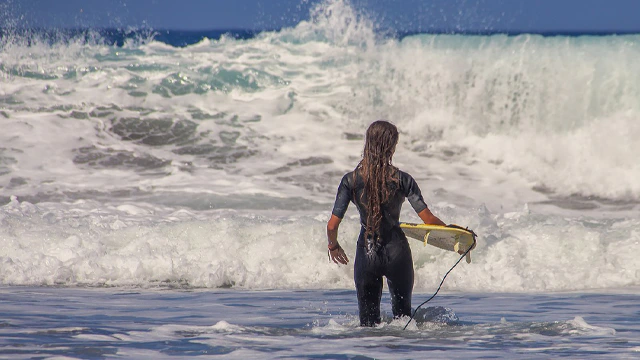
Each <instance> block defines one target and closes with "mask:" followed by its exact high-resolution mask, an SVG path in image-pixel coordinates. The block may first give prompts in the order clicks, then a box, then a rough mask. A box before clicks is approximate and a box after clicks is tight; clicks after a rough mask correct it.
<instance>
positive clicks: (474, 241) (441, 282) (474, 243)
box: [402, 231, 476, 330]
mask: <svg viewBox="0 0 640 360" xmlns="http://www.w3.org/2000/svg"><path fill="white" fill-rule="evenodd" d="M471 234H472V235H473V244H472V245H471V246H469V248H468V249H467V251H465V252H464V254H462V255H461V256H460V259H458V261H456V263H455V264H453V266H452V267H451V269H449V271H447V273H446V274H444V277H443V278H442V281H440V285H438V290H436V292H435V293H433V295H431V297H430V298H428V299H427V300H426V301H425V302H423V303H422V304H420V305H418V307H416V309H415V310H414V311H413V314H412V315H411V318H410V319H409V321H407V324H406V325H405V326H404V328H402V330H406V329H407V326H409V324H410V323H411V320H413V318H414V317H415V316H416V313H418V309H420V308H421V307H422V305H424V304H426V303H428V302H429V301H431V299H433V298H434V297H436V295H438V291H440V288H441V287H442V284H444V279H446V278H447V275H449V273H450V272H451V270H453V269H454V268H455V267H456V266H457V265H458V264H459V263H460V261H462V259H463V258H464V257H465V256H467V254H468V253H469V251H471V249H473V248H475V246H476V234H475V233H474V232H473V231H471Z"/></svg>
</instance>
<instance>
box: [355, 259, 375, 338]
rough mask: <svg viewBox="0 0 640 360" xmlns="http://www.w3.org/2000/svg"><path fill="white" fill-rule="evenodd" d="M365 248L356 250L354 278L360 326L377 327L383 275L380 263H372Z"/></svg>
mask: <svg viewBox="0 0 640 360" xmlns="http://www.w3.org/2000/svg"><path fill="white" fill-rule="evenodd" d="M371 260H372V259H371V258H370V257H368V256H367V254H366V249H365V248H364V247H363V246H358V247H357V248H356V259H355V262H354V266H353V275H354V276H353V277H354V279H355V283H356V294H357V296H358V309H359V311H360V326H375V325H376V324H379V323H380V300H381V299H382V274H381V272H380V270H379V267H380V266H379V264H380V262H379V261H371Z"/></svg>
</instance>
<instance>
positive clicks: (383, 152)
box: [327, 120, 446, 326]
mask: <svg viewBox="0 0 640 360" xmlns="http://www.w3.org/2000/svg"><path fill="white" fill-rule="evenodd" d="M397 143H398V129H397V128H396V126H395V125H393V124H391V123H389V122H387V121H382V120H379V121H375V122H374V123H372V124H371V125H370V126H369V128H368V129H367V133H366V139H365V145H364V151H363V154H362V160H361V161H360V163H359V164H358V166H357V167H356V168H355V170H353V171H351V172H349V173H347V174H345V175H344V176H343V177H342V181H341V182H340V185H339V187H338V193H337V195H336V201H335V204H334V206H333V211H332V213H331V218H330V219H329V222H328V223H327V237H328V240H329V245H328V247H329V257H330V258H331V260H333V262H335V263H336V264H345V265H346V264H347V263H348V262H349V259H348V257H347V255H346V254H345V252H344V250H343V249H342V247H341V246H340V244H339V243H338V227H339V226H340V222H341V221H342V218H343V217H344V214H345V213H346V211H347V207H348V206H349V202H353V203H354V204H355V206H356V208H357V209H358V212H359V213H360V224H361V229H360V236H359V237H358V242H357V246H356V257H355V264H354V280H355V285H356V294H357V297H358V309H359V313H360V325H361V326H374V325H376V324H378V323H380V300H381V298H382V278H383V276H384V277H386V278H387V285H388V287H389V292H390V294H391V307H392V311H393V316H394V317H401V316H411V293H412V291H413V258H412V256H411V249H410V248H409V243H408V241H407V238H406V237H405V235H404V232H403V231H402V229H400V220H399V219H400V210H401V208H402V203H403V202H404V200H405V198H406V199H408V200H409V203H410V204H411V206H412V207H413V209H414V210H415V211H416V213H417V214H418V216H419V217H420V219H422V221H423V222H424V223H425V224H434V225H446V224H445V223H444V222H442V220H440V219H439V218H438V217H436V216H435V215H433V214H432V213H431V211H430V210H429V208H428V207H427V204H426V203H425V202H424V199H423V198H422V194H421V193H420V188H419V187H418V184H417V183H416V182H415V180H414V179H413V177H411V175H409V174H407V173H406V172H403V171H401V170H400V169H398V168H396V167H395V166H393V165H392V163H391V160H392V157H393V154H394V152H395V149H396V145H397Z"/></svg>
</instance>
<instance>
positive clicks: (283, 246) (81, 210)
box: [0, 199, 640, 292]
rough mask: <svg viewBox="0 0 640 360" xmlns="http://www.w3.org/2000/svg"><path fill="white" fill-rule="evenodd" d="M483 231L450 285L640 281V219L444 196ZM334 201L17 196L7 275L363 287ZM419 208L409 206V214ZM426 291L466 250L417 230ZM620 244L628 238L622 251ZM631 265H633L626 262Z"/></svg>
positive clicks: (347, 224)
mask: <svg viewBox="0 0 640 360" xmlns="http://www.w3.org/2000/svg"><path fill="white" fill-rule="evenodd" d="M434 210H435V211H438V212H439V213H443V214H448V215H447V216H448V217H449V218H452V219H454V220H456V221H457V222H460V223H468V224H471V225H472V226H473V228H475V230H476V231H477V232H478V233H479V234H480V238H479V243H478V249H477V250H476V251H475V252H474V254H473V256H472V258H473V262H472V263H471V264H465V263H463V264H461V265H460V266H458V267H457V268H456V269H455V270H454V272H453V273H452V276H450V277H448V278H447V281H446V284H445V289H447V290H450V291H451V290H454V291H456V290H458V291H485V292H486V291H489V292H494V291H495V292H499V291H512V292H530V291H566V290H585V289H595V288H612V289H615V288H621V287H625V286H637V285H640V267H638V266H633V264H635V263H637V262H634V261H633V256H634V254H635V252H636V251H637V250H640V248H638V243H640V233H639V232H638V231H637V230H636V229H637V227H638V225H639V224H638V221H635V220H633V221H631V220H629V221H626V222H622V221H613V220H602V221H595V220H584V221H582V220H575V219H574V220H566V219H558V218H557V217H554V216H547V215H539V214H531V213H527V212H520V213H511V214H508V215H492V214H489V213H487V212H486V209H484V210H483V209H479V210H477V211H476V212H471V213H468V211H466V210H464V211H463V210H462V209H457V208H456V207H453V206H448V207H447V208H440V207H435V208H434ZM326 215H327V214H324V213H313V212H304V213H295V214H294V213H288V214H287V213H281V214H280V215H277V214H274V213H273V212H271V213H270V214H269V215H266V214H262V215H258V214H255V213H252V214H251V213H247V212H239V211H211V212H207V213H202V212H188V211H184V210H180V211H175V210H174V209H170V208H165V209H159V208H157V207H156V206H151V205H143V204H138V205H133V204H131V205H126V206H125V205H120V206H118V207H104V208H102V209H101V210H97V208H96V207H95V204H90V203H86V202H83V201H80V202H76V203H71V204H67V205H65V206H62V205H60V204H54V203H43V204H39V205H33V204H29V203H27V202H19V201H18V200H16V199H14V200H13V201H12V202H11V203H10V204H7V205H5V206H3V207H2V208H1V213H0V222H1V223H2V227H1V230H0V241H1V242H2V244H1V245H2V248H3V249H4V253H3V255H2V256H0V263H1V264H2V268H3V272H2V275H1V278H0V282H1V283H4V284H13V285H64V286H139V287H186V288H192V287H205V288H217V287H237V288H245V289H275V288H277V289H300V288H315V289H335V288H344V289H351V288H352V286H353V285H352V282H353V278H352V276H353V275H352V268H351V266H337V265H335V264H333V263H331V262H329V261H328V259H327V257H326V247H325V242H326V240H325V234H324V230H325V224H326V222H325V221H326ZM404 216H405V217H407V218H408V217H409V214H408V213H406V214H404ZM358 231H359V223H358V221H357V216H356V215H355V214H351V215H348V217H347V218H346V219H345V221H344V224H343V226H342V227H341V232H340V239H341V243H342V244H343V247H344V248H345V249H346V252H347V254H348V256H349V257H350V258H351V259H352V260H353V256H354V254H355V239H356V238H357V234H358ZM411 246H412V249H413V250H412V251H413V254H414V264H415V268H416V281H415V289H416V291H421V292H425V291H430V290H433V289H435V287H436V286H437V285H438V283H439V281H440V279H441V276H443V274H444V273H445V272H446V270H448V269H449V267H450V266H451V265H453V263H454V262H455V261H456V259H457V256H456V255H455V254H452V253H448V252H447V253H445V252H444V251H441V250H438V249H435V248H431V247H427V248H425V247H423V245H422V244H421V243H419V242H414V241H411ZM620 249H626V250H625V251H620ZM621 269H624V270H623V271H621Z"/></svg>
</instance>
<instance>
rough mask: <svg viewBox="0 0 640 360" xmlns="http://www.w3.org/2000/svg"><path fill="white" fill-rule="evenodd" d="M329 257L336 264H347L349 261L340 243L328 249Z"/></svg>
mask: <svg viewBox="0 0 640 360" xmlns="http://www.w3.org/2000/svg"><path fill="white" fill-rule="evenodd" d="M329 258H330V259H331V260H332V261H333V262H334V263H336V264H343V265H347V264H348V263H349V258H348V257H347V254H345V252H344V250H342V246H340V245H338V248H337V249H334V250H333V251H331V250H329Z"/></svg>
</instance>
